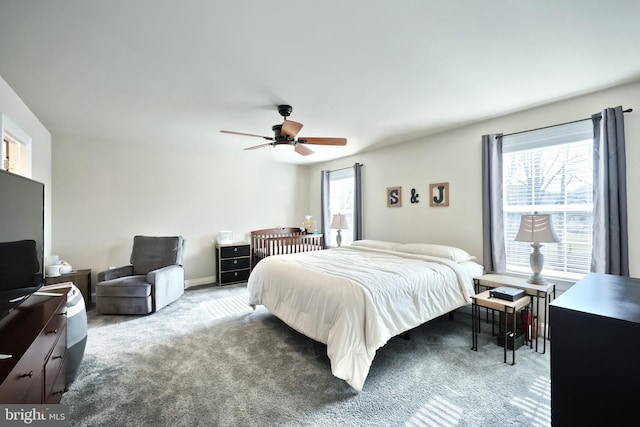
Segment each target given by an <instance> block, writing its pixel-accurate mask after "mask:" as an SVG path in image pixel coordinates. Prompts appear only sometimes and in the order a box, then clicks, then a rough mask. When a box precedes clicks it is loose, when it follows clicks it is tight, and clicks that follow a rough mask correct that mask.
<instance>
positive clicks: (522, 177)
mask: <svg viewBox="0 0 640 427" xmlns="http://www.w3.org/2000/svg"><path fill="white" fill-rule="evenodd" d="M503 191H504V194H503V199H504V230H505V248H506V255H507V271H512V272H522V273H530V272H531V268H530V264H529V255H530V254H531V251H532V249H531V246H530V244H529V243H526V242H516V241H515V240H514V239H515V236H516V234H517V232H518V227H519V226H520V216H521V215H523V214H530V213H533V212H534V211H537V212H539V213H541V214H550V215H551V218H552V221H553V227H554V229H555V231H556V234H557V235H558V237H559V239H560V242H559V243H547V244H545V245H544V246H543V248H542V253H543V254H544V257H545V259H544V270H543V274H544V275H545V276H548V277H558V278H566V279H578V278H581V277H582V276H583V275H584V274H586V273H588V272H589V269H590V265H591V242H592V229H593V126H592V123H591V121H590V120H585V121H580V122H576V123H570V124H566V125H560V126H554V127H549V128H546V129H540V130H534V131H530V132H523V133H519V134H516V135H511V136H505V137H504V138H503Z"/></svg>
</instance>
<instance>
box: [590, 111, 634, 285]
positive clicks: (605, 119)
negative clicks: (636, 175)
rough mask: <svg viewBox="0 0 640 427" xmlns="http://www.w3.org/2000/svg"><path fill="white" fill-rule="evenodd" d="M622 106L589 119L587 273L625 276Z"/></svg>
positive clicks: (625, 244) (625, 206)
mask: <svg viewBox="0 0 640 427" xmlns="http://www.w3.org/2000/svg"><path fill="white" fill-rule="evenodd" d="M623 114H624V113H623V111H622V107H621V106H618V107H616V108H607V109H605V110H603V111H602V113H598V114H594V115H593V116H592V117H591V118H592V120H593V206H594V208H593V211H594V215H593V245H592V257H591V271H593V272H595V273H607V274H616V275H619V276H627V277H628V276H629V246H628V232H627V184H626V182H627V169H626V168H627V166H626V155H625V138H624V117H623Z"/></svg>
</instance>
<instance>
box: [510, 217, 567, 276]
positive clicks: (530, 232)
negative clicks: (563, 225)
mask: <svg viewBox="0 0 640 427" xmlns="http://www.w3.org/2000/svg"><path fill="white" fill-rule="evenodd" d="M515 240H516V241H518V242H531V247H532V248H533V252H532V253H531V255H530V256H529V264H530V265H531V270H532V271H533V274H532V275H531V276H529V279H527V283H531V284H534V285H544V284H546V283H547V281H546V280H545V278H544V277H542V274H540V272H541V271H542V267H543V266H544V255H542V252H540V247H541V246H542V245H541V243H556V242H559V241H560V240H559V239H558V236H557V235H556V233H555V231H554V230H553V224H552V223H551V215H544V214H539V213H538V212H534V213H533V214H530V215H522V217H520V229H519V230H518V235H517V236H516V238H515Z"/></svg>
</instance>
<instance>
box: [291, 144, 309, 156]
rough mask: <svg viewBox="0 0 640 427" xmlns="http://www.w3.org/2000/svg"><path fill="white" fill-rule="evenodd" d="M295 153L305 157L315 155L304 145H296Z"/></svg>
mask: <svg viewBox="0 0 640 427" xmlns="http://www.w3.org/2000/svg"><path fill="white" fill-rule="evenodd" d="M293 151H295V152H296V153H298V154H302V155H303V156H308V155H309V154H313V150H312V149H310V148H307V147H306V146H304V145H302V144H296V147H295V148H294V149H293Z"/></svg>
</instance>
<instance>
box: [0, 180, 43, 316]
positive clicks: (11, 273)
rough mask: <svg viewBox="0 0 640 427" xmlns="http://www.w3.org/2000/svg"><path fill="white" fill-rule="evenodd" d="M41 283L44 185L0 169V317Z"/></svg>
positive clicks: (18, 303)
mask: <svg viewBox="0 0 640 427" xmlns="http://www.w3.org/2000/svg"><path fill="white" fill-rule="evenodd" d="M43 284H44V184H42V183H40V182H37V181H34V180H32V179H29V178H26V177H23V176H20V175H16V174H14V173H11V172H7V171H4V170H0V320H1V319H2V318H4V317H5V316H7V315H8V314H9V313H10V312H11V310H13V309H15V308H16V307H18V306H19V305H20V304H21V303H22V302H24V301H25V300H26V299H27V298H28V297H29V296H30V295H32V294H33V293H34V292H36V291H37V290H38V289H39V288H40V287H42V285H43Z"/></svg>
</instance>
